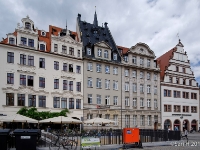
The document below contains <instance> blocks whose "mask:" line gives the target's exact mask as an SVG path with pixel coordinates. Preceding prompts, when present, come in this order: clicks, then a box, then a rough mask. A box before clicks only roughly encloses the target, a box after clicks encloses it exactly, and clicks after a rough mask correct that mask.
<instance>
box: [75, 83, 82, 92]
mask: <svg viewBox="0 0 200 150" xmlns="http://www.w3.org/2000/svg"><path fill="white" fill-rule="evenodd" d="M76 91H78V92H81V82H76Z"/></svg>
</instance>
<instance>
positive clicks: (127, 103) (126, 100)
mask: <svg viewBox="0 0 200 150" xmlns="http://www.w3.org/2000/svg"><path fill="white" fill-rule="evenodd" d="M125 106H130V102H129V97H125Z"/></svg>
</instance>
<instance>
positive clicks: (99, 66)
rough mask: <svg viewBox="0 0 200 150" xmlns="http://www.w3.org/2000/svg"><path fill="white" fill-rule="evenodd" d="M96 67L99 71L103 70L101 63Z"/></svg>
mask: <svg viewBox="0 0 200 150" xmlns="http://www.w3.org/2000/svg"><path fill="white" fill-rule="evenodd" d="M96 69H97V72H101V64H97V66H96Z"/></svg>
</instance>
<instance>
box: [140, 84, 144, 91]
mask: <svg viewBox="0 0 200 150" xmlns="http://www.w3.org/2000/svg"><path fill="white" fill-rule="evenodd" d="M140 93H144V84H140Z"/></svg>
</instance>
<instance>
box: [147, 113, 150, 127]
mask: <svg viewBox="0 0 200 150" xmlns="http://www.w3.org/2000/svg"><path fill="white" fill-rule="evenodd" d="M147 125H148V126H151V115H148V116H147Z"/></svg>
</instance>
